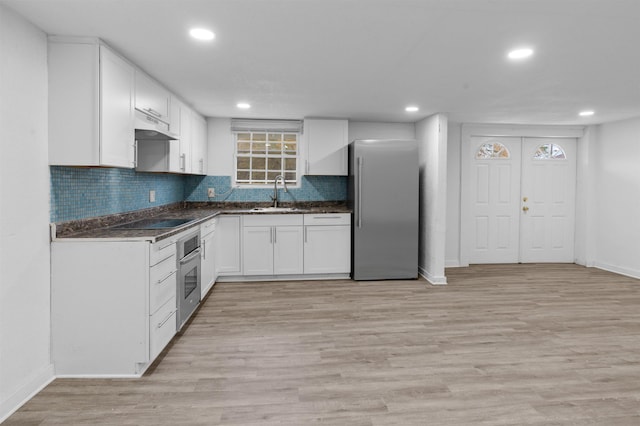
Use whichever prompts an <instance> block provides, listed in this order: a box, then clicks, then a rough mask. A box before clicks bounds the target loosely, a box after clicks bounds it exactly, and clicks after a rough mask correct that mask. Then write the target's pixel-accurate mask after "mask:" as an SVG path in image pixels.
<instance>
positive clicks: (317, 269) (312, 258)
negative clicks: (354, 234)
mask: <svg viewBox="0 0 640 426" xmlns="http://www.w3.org/2000/svg"><path fill="white" fill-rule="evenodd" d="M350 271H351V215H350V214H346V213H342V214H305V215H304V273H305V274H335V273H338V274H348V273H350Z"/></svg>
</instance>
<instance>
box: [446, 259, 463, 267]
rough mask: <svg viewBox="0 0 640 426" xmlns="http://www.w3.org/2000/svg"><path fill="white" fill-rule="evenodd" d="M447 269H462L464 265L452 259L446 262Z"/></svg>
mask: <svg viewBox="0 0 640 426" xmlns="http://www.w3.org/2000/svg"><path fill="white" fill-rule="evenodd" d="M444 267H445V268H461V267H462V265H461V264H460V261H459V260H458V259H450V260H445V261H444Z"/></svg>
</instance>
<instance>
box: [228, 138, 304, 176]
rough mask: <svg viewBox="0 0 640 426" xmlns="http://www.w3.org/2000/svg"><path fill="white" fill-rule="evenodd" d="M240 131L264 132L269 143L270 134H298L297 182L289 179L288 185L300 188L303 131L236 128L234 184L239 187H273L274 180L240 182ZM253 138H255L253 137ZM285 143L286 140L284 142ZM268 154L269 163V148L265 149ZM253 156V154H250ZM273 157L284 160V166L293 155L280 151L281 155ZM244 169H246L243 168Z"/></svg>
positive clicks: (296, 156)
mask: <svg viewBox="0 0 640 426" xmlns="http://www.w3.org/2000/svg"><path fill="white" fill-rule="evenodd" d="M240 133H252V134H253V133H264V134H265V135H266V140H265V143H267V144H268V143H269V142H268V139H269V134H280V135H285V134H295V135H296V154H295V159H296V169H295V173H296V182H295V183H292V182H291V181H287V187H289V188H300V186H301V180H302V174H301V167H300V162H301V161H302V153H301V152H300V151H301V149H302V133H301V132H295V131H286V130H284V131H283V130H276V131H274V130H262V129H259V130H235V131H233V144H234V147H233V151H234V152H233V154H234V155H233V186H235V187H237V188H273V181H271V182H266V183H247V182H238V134H240ZM252 139H253V138H252ZM283 143H284V142H283ZM265 152H266V154H265V155H264V158H265V161H267V163H268V158H269V155H268V150H266V151H265ZM249 157H251V156H249ZM272 158H280V159H281V160H282V165H283V167H284V161H285V159H286V158H292V157H286V156H285V155H284V154H283V153H282V152H281V153H280V156H279V157H277V156H274V157H272ZM243 170H244V169H243ZM267 173H268V169H267ZM283 173H284V172H283Z"/></svg>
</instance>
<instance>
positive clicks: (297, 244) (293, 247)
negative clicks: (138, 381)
mask: <svg viewBox="0 0 640 426" xmlns="http://www.w3.org/2000/svg"><path fill="white" fill-rule="evenodd" d="M303 250H304V247H303V242H302V226H278V227H275V228H274V239H273V273H274V274H275V275H286V274H302V273H303V272H304V261H303V259H304V256H303V252H304V251H303Z"/></svg>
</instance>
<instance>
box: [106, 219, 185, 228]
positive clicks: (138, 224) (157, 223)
mask: <svg viewBox="0 0 640 426" xmlns="http://www.w3.org/2000/svg"><path fill="white" fill-rule="evenodd" d="M194 220H195V219H163V218H158V219H141V220H136V221H135V222H129V223H123V224H122V225H116V226H113V227H112V228H115V229H169V228H177V227H178V226H181V225H184V224H187V223H189V222H193V221H194Z"/></svg>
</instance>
